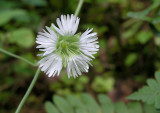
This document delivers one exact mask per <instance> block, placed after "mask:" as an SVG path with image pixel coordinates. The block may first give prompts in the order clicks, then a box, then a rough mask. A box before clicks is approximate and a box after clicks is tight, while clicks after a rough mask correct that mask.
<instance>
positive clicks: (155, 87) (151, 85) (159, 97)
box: [127, 72, 160, 109]
mask: <svg viewBox="0 0 160 113" xmlns="http://www.w3.org/2000/svg"><path fill="white" fill-rule="evenodd" d="M159 74H160V72H156V73H155V78H156V80H154V79H148V80H147V84H148V86H144V87H142V88H141V89H139V90H138V91H137V92H135V93H133V94H131V95H130V96H128V97H127V98H128V99H131V100H142V101H143V102H145V103H147V104H154V105H155V107H156V109H159V108H160V77H159Z"/></svg>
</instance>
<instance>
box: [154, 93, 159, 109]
mask: <svg viewBox="0 0 160 113" xmlns="http://www.w3.org/2000/svg"><path fill="white" fill-rule="evenodd" d="M155 108H156V109H157V110H159V111H160V93H159V94H158V92H157V95H156V96H155Z"/></svg>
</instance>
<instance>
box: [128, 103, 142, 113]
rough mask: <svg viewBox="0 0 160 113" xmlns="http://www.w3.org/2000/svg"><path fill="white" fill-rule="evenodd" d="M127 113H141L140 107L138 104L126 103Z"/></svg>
mask: <svg viewBox="0 0 160 113" xmlns="http://www.w3.org/2000/svg"><path fill="white" fill-rule="evenodd" d="M128 109H129V113H143V110H142V106H141V105H140V103H139V102H132V103H128Z"/></svg>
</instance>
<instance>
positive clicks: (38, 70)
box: [15, 68, 40, 113]
mask: <svg viewBox="0 0 160 113" xmlns="http://www.w3.org/2000/svg"><path fill="white" fill-rule="evenodd" d="M39 73H40V68H38V69H37V71H36V74H35V75H34V78H33V80H32V82H31V84H30V86H29V88H28V90H27V92H26V94H25V95H24V97H23V99H22V100H21V102H20V104H19V106H18V108H17V110H16V112H15V113H19V112H20V110H21V109H22V106H23V104H24V102H25V101H26V99H27V98H28V96H29V94H30V92H31V90H32V88H33V86H34V84H35V83H36V81H37V78H38V76H39Z"/></svg>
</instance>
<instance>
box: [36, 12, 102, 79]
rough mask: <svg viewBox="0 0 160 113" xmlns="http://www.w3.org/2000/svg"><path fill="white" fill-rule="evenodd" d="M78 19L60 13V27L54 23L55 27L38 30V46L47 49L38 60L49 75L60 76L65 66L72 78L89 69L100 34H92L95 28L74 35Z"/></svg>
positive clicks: (58, 20) (40, 48)
mask: <svg viewBox="0 0 160 113" xmlns="http://www.w3.org/2000/svg"><path fill="white" fill-rule="evenodd" d="M79 20H80V19H79V18H78V17H76V16H74V15H73V14H72V15H71V16H69V15H67V16H65V15H61V18H57V25H58V27H56V26H55V25H54V24H52V27H53V28H54V30H52V29H51V28H49V27H47V26H46V29H47V31H46V30H43V32H39V33H38V35H37V38H36V42H37V43H38V44H39V45H38V46H37V48H39V50H40V51H43V52H44V53H43V54H39V56H42V57H43V58H42V59H41V60H40V61H39V67H40V68H41V70H42V71H44V72H46V74H47V75H48V76H49V77H51V76H55V75H59V74H60V71H61V70H62V67H66V68H67V74H68V77H69V78H70V76H72V75H73V76H74V78H75V77H78V75H81V74H82V72H88V69H89V65H91V63H90V61H91V60H92V58H94V56H93V54H95V53H97V51H98V50H99V49H98V48H99V45H98V41H97V39H98V37H97V33H91V31H92V30H93V29H90V30H89V29H87V30H86V31H85V32H84V33H83V34H81V33H78V34H75V33H76V31H77V28H78V25H79Z"/></svg>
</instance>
